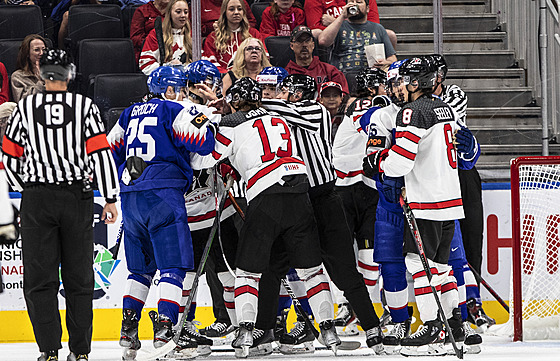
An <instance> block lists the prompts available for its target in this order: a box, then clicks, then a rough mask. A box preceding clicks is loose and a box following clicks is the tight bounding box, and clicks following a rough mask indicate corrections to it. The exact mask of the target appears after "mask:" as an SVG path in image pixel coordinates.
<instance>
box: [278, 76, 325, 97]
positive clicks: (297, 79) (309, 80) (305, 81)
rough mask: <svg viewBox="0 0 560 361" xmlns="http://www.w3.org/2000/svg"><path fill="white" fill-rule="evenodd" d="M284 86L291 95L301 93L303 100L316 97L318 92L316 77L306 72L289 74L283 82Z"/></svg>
mask: <svg viewBox="0 0 560 361" xmlns="http://www.w3.org/2000/svg"><path fill="white" fill-rule="evenodd" d="M282 87H283V88H285V89H287V90H288V93H289V94H290V95H296V94H299V95H301V100H312V99H315V93H316V92H317V84H316V83H315V79H314V78H313V77H311V76H309V75H305V74H291V75H288V76H287V77H286V78H285V79H284V81H283V82H282Z"/></svg>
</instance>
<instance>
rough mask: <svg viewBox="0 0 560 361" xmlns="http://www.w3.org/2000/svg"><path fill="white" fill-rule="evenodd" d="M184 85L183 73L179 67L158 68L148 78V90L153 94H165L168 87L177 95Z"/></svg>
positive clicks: (185, 83)
mask: <svg viewBox="0 0 560 361" xmlns="http://www.w3.org/2000/svg"><path fill="white" fill-rule="evenodd" d="M186 85H187V82H186V79H185V72H184V71H183V69H181V68H179V67H174V66H160V67H159V68H157V69H156V70H154V71H153V72H152V73H151V74H150V76H149V77H148V89H149V90H150V93H153V94H165V92H166V91H167V87H169V86H170V87H173V89H174V90H175V93H177V94H178V93H179V92H180V91H181V88H183V87H185V86H186Z"/></svg>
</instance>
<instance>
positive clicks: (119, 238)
mask: <svg viewBox="0 0 560 361" xmlns="http://www.w3.org/2000/svg"><path fill="white" fill-rule="evenodd" d="M122 235H123V222H121V226H120V227H119V232H118V233H117V242H116V243H115V245H114V246H113V247H111V249H110V250H109V251H110V252H111V254H112V255H113V259H117V257H118V255H119V249H120V248H121V241H122Z"/></svg>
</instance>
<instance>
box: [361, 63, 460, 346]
mask: <svg viewBox="0 0 560 361" xmlns="http://www.w3.org/2000/svg"><path fill="white" fill-rule="evenodd" d="M399 72H400V74H401V76H402V77H403V80H404V83H405V85H406V87H407V91H408V101H409V103H408V104H406V105H405V106H404V107H403V108H402V109H401V110H400V111H399V113H398V115H397V128H396V139H395V144H394V145H393V146H392V147H391V148H390V149H384V150H379V151H377V152H374V153H371V154H369V155H368V156H366V158H364V171H365V172H366V174H372V175H375V174H379V173H382V174H383V175H384V176H390V177H402V176H404V185H405V186H406V196H407V200H408V202H409V204H410V206H411V208H412V210H413V212H414V215H415V217H416V218H417V222H418V227H419V230H420V234H421V236H422V240H423V242H424V252H425V255H426V257H427V259H428V263H429V266H430V272H431V273H432V276H434V277H436V279H437V280H439V281H440V282H439V284H437V285H436V289H437V290H438V297H440V299H441V304H442V306H443V309H444V312H445V317H446V318H447V319H450V318H452V317H453V310H454V309H455V308H457V307H458V297H457V285H456V281H455V279H454V277H453V275H452V273H451V272H450V271H451V270H450V267H449V266H447V261H448V258H449V250H450V245H451V239H452V238H453V233H454V220H455V219H460V218H463V216H464V214H463V207H462V201H461V190H460V185H459V176H458V171H457V150H456V149H455V147H454V145H453V140H454V134H455V132H457V131H459V129H460V126H459V125H458V124H457V121H456V116H455V114H454V113H453V111H452V110H451V108H450V107H449V106H448V105H447V104H446V103H444V102H443V101H441V100H440V99H439V98H437V97H434V96H432V92H433V90H434V87H435V85H436V80H437V67H435V65H434V63H433V62H431V61H430V59H429V58H426V57H420V58H412V59H410V60H408V61H406V62H405V63H404V64H402V65H401V67H400V68H399ZM395 188H396V190H395V192H398V187H395ZM403 249H404V252H405V254H406V257H405V263H406V266H407V269H408V271H409V272H410V273H411V274H412V276H413V279H414V288H415V295H416V301H417V305H418V309H419V311H420V318H421V319H422V321H423V322H424V324H423V325H422V326H421V327H420V328H419V329H418V330H417V331H416V332H415V333H414V334H412V335H411V336H409V337H406V338H404V339H403V340H402V341H401V346H402V349H401V354H404V355H418V354H445V349H444V348H443V341H444V337H443V335H444V334H445V333H444V332H443V324H442V321H441V320H440V319H438V307H437V304H436V300H435V299H434V296H433V295H432V293H431V288H430V287H429V281H428V277H427V275H426V273H425V271H424V268H423V266H422V263H421V260H420V257H419V255H418V247H417V245H416V241H415V239H414V238H413V236H412V234H411V232H405V237H404V248H403Z"/></svg>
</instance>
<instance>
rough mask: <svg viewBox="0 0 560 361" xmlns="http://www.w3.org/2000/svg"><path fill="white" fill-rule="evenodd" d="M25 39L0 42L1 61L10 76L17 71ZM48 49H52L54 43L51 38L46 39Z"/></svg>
mask: <svg viewBox="0 0 560 361" xmlns="http://www.w3.org/2000/svg"><path fill="white" fill-rule="evenodd" d="M22 41H23V39H1V40H0V61H1V62H2V63H4V66H5V67H6V72H7V73H8V75H12V73H13V72H14V71H15V70H16V65H17V55H18V52H19V47H20V46H21V42H22ZM45 45H46V47H47V48H52V42H51V40H50V39H49V38H45Z"/></svg>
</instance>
